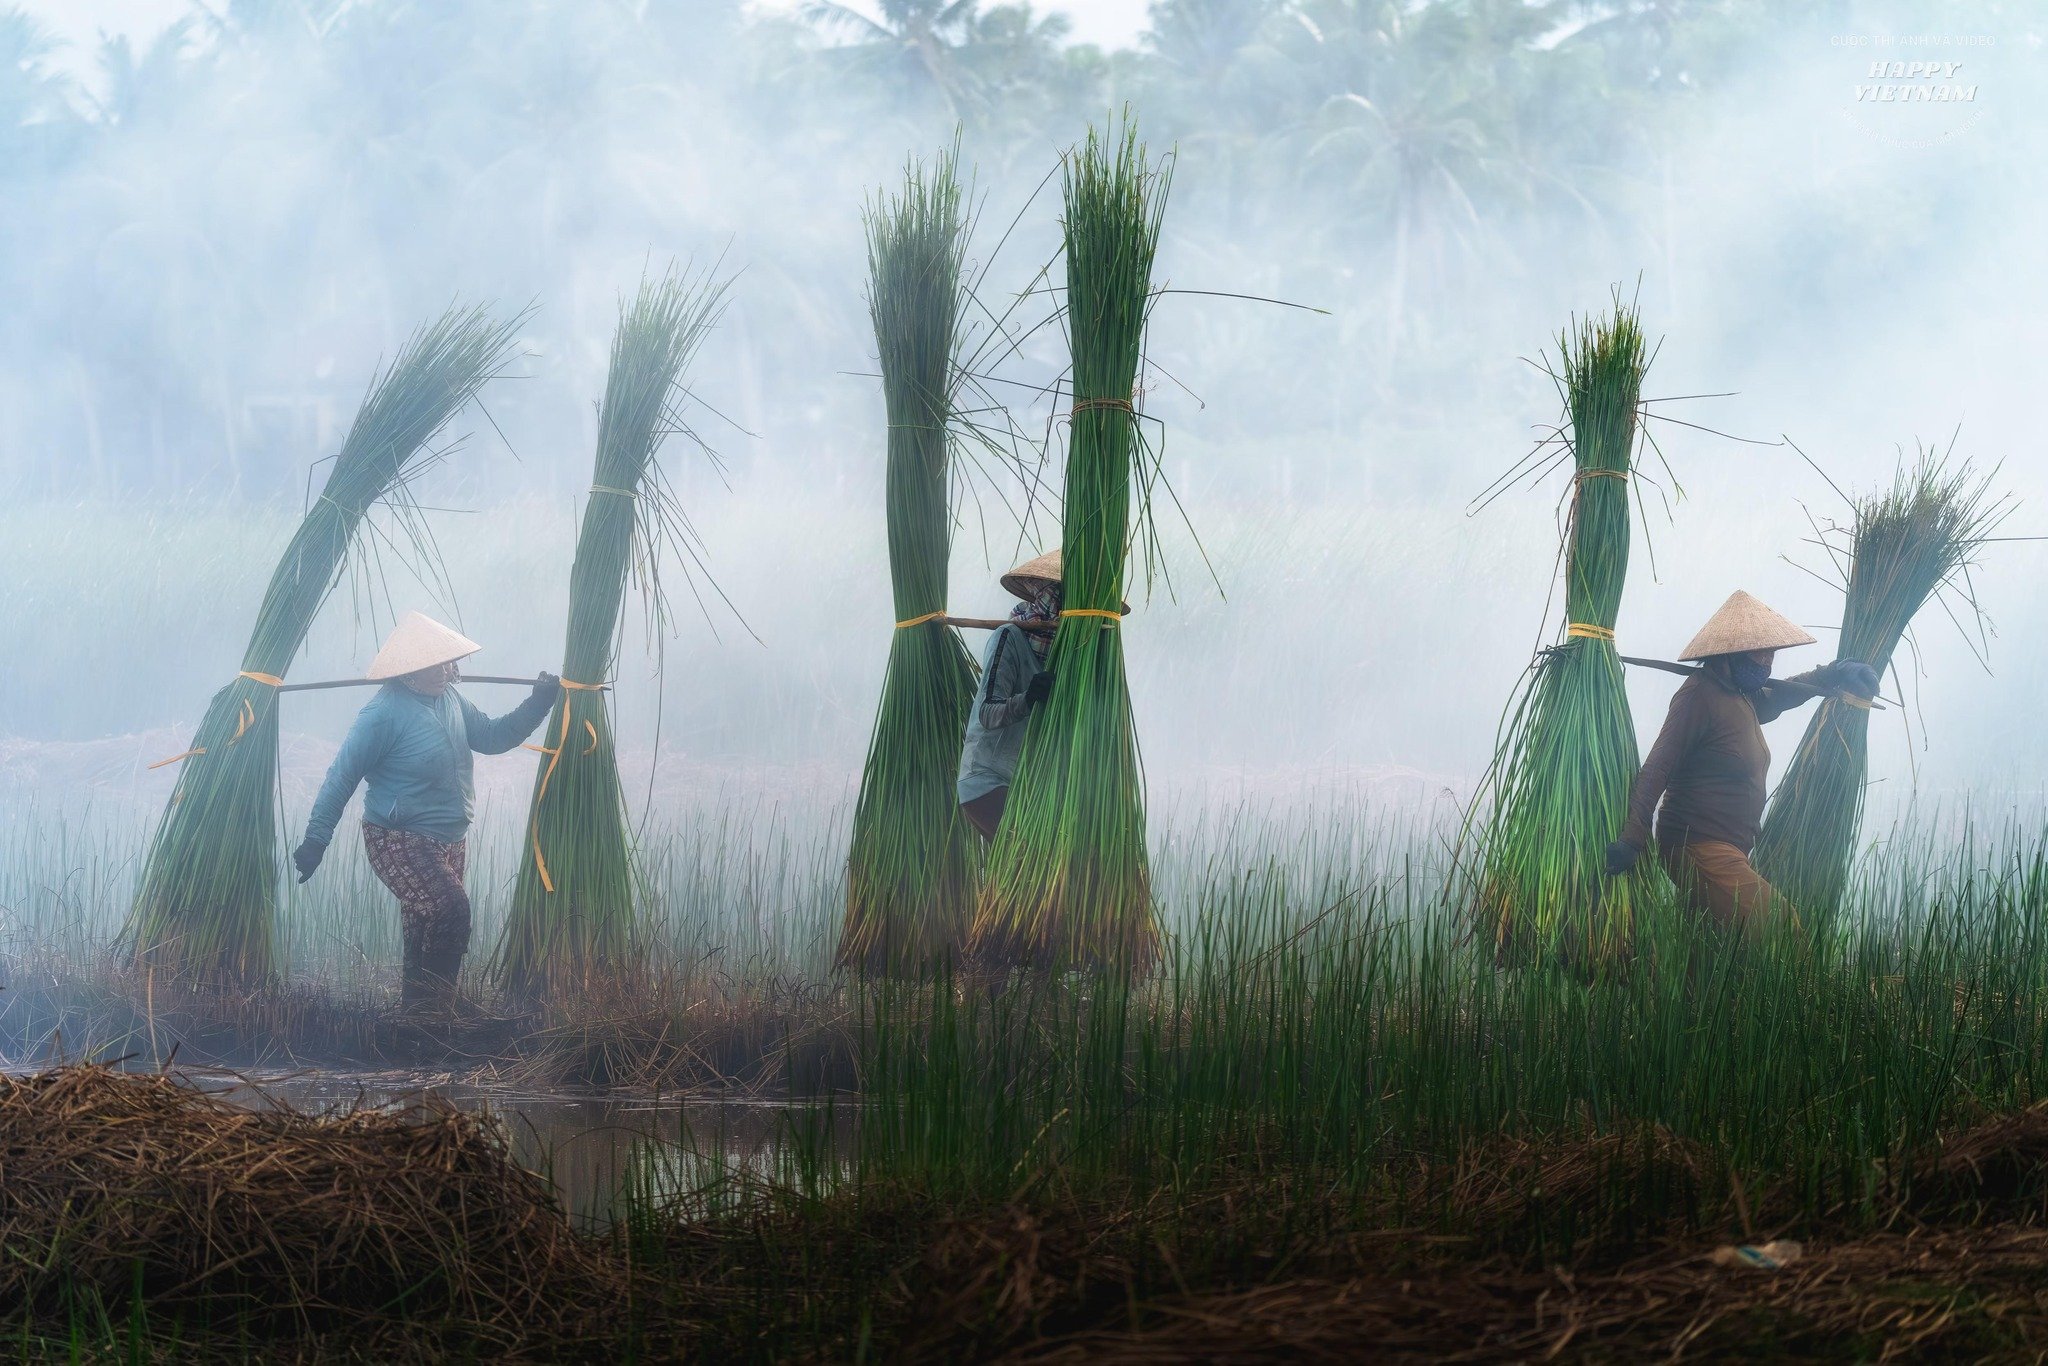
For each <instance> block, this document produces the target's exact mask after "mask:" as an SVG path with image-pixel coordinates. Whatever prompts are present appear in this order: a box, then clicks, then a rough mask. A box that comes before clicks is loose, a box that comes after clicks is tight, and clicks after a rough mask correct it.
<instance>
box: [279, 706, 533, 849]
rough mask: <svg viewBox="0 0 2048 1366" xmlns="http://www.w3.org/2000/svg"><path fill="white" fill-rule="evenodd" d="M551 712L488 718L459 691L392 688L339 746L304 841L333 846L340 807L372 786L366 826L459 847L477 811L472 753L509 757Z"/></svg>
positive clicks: (516, 711) (517, 711) (525, 710)
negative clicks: (428, 692)
mask: <svg viewBox="0 0 2048 1366" xmlns="http://www.w3.org/2000/svg"><path fill="white" fill-rule="evenodd" d="M551 705H552V703H551V702H549V701H548V700H546V699H544V698H538V697H529V698H527V699H526V700H525V701H524V702H521V703H520V704H519V705H518V706H516V707H514V708H513V709H512V710H511V711H509V712H507V713H506V714H505V715H503V716H499V717H490V716H485V715H484V714H483V713H482V712H481V711H479V710H477V708H476V706H475V705H474V704H473V703H471V702H470V700H469V699H468V698H466V697H464V696H462V694H460V693H458V692H457V691H455V689H453V688H449V689H448V690H446V691H445V692H443V693H442V694H441V695H440V696H439V697H427V696H425V695H424V694H421V693H417V692H414V691H413V690H412V689H411V688H408V687H406V686H405V685H404V684H403V683H396V682H393V683H386V684H385V685H384V686H383V687H382V688H379V689H378V690H377V695H376V696H375V697H373V698H371V699H370V701H369V703H368V705H366V706H365V707H364V708H363V709H362V711H361V712H359V713H357V715H356V720H355V724H354V725H352V726H350V727H349V731H348V738H347V739H345V740H343V741H342V742H341V751H340V753H338V754H336V755H335V756H334V763H333V764H332V766H330V767H329V768H328V770H327V780H326V781H325V782H323V783H321V784H320V795H319V796H317V797H315V798H314V799H313V814H312V815H311V816H309V817H308V818H307V820H306V838H307V839H309V840H312V841H313V842H314V843H316V844H320V845H325V844H327V843H329V842H330V841H332V840H333V838H334V827H335V824H336V823H337V822H339V821H340V820H341V812H342V808H343V807H346V806H347V805H348V799H349V798H350V797H352V796H354V795H355V790H356V787H357V785H358V784H360V783H362V782H363V780H364V779H368V780H369V784H370V790H369V792H368V794H367V795H365V796H364V798H363V819H364V820H365V821H368V822H369V823H370V824H371V825H381V826H383V827H384V828H386V829H387V830H408V831H412V832H413V833H416V834H421V835H425V836H427V837H428V838H429V839H435V840H439V841H441V842H442V843H443V844H453V843H455V842H456V841H457V840H460V839H462V838H463V837H464V836H465V835H467V834H468V833H469V821H470V817H471V816H473V815H474V814H475V810H476V793H475V789H474V787H473V786H472V782H471V773H470V768H471V760H470V753H471V751H472V750H473V751H475V752H476V753H478V754H503V753H504V752H505V751H507V750H509V749H511V748H513V747H514V746H516V745H518V744H519V743H520V742H521V741H522V740H524V739H526V737H527V736H529V735H531V734H533V731H534V727H536V726H538V725H539V724H540V723H541V722H542V721H544V720H545V719H547V714H548V709H549V707H550V706H551Z"/></svg>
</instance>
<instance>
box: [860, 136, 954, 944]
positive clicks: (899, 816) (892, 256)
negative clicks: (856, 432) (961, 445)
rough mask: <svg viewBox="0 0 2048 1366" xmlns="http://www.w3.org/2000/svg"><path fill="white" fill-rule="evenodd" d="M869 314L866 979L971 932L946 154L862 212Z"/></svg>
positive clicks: (950, 191)
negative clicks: (887, 591) (953, 584)
mask: <svg viewBox="0 0 2048 1366" xmlns="http://www.w3.org/2000/svg"><path fill="white" fill-rule="evenodd" d="M865 217H866V223H867V237H868V312H869V315H870V317H871V318H872V319H873V321H874V328H875V344H876V347H877V349H878V352H879V355H880V359H881V368H882V395H883V401H884V404H885V407H886V409H887V412H888V422H889V429H888V470H887V495H886V498H887V507H888V524H889V579H890V586H891V589H892V591H893V601H894V603H895V611H896V619H897V621H898V623H900V624H899V625H898V627H897V628H896V630H895V631H894V633H893V634H892V637H891V639H890V642H889V664H888V670H887V672H886V674H885V675H884V677H883V682H882V696H881V702H880V705H879V707H878V709H877V711H876V715H875V727H874V733H873V736H872V738H871V739H870V741H869V745H868V755H867V762H866V765H865V766H864V768H863V770H862V773H861V787H860V800H859V802H858V804H857V805H856V806H855V808H854V816H853V843H852V848H851V850H850V852H849V853H848V856H847V886H846V919H845V924H844V927H843V929H842V931H841V935H840V941H839V951H838V960H839V962H840V963H842V964H846V965H858V966H861V967H863V968H867V969H870V970H876V971H903V970H911V969H914V968H916V967H917V966H919V965H921V964H925V963H930V962H933V961H936V960H939V959H942V958H949V957H951V956H952V955H953V954H954V953H955V952H957V950H958V949H959V948H960V946H961V944H962V943H963V941H964V940H965V937H966V933H967V924H968V917H969V916H970V915H971V914H972V912H973V909H974V897H975V892H976V890H977V883H978V878H979V874H980V854H981V850H980V839H979V836H978V835H976V833H975V831H974V829H973V827H972V826H971V825H970V824H969V823H968V821H967V819H966V817H964V816H962V815H961V814H960V806H959V803H958V800H957V799H956V795H955V790H954V776H955V773H956V770H957V768H958V765H959V759H960V738H961V735H962V734H963V733H964V732H965V730H966V727H967V714H968V708H969V707H971V706H972V705H973V702H974V688H975V667H974V661H973V659H972V658H971V657H970V656H969V655H968V653H967V648H966V646H965V645H964V644H962V643H961V640H960V636H959V633H958V632H956V631H955V630H954V629H953V628H951V627H949V626H946V625H944V624H942V623H941V622H939V621H937V620H934V619H933V618H935V617H936V616H937V615H938V614H940V613H943V612H944V611H945V610H946V587H947V585H946V577H947V572H946V571H947V561H948V560H949V558H950V557H951V554H952V517H951V510H950V507H949V500H948V493H949V489H950V481H951V475H952V443H953V434H952V424H953V406H954V396H955V394H956V392H957V390H958V385H959V383H960V379H961V375H960V368H959V365H960V356H959V349H960V344H961V340H962V318H961V314H962V309H963V305H964V304H965V302H966V292H965V291H966V287H965V283H964V281H963V279H962V267H963V265H964V263H965V257H966V251H967V239H968V227H969V223H968V218H967V213H966V207H965V204H964V203H963V197H962V193H961V186H960V180H959V174H958V162H957V155H956V154H954V153H951V152H948V153H943V154H941V155H940V156H939V157H938V158H937V159H936V160H935V161H934V162H933V163H932V164H931V165H930V166H928V167H922V168H920V167H917V166H914V165H913V166H911V167H910V168H908V169H907V170H906V171H905V174H904V178H903V187H902V189H901V190H900V191H899V192H898V193H896V194H895V195H893V196H889V197H887V198H881V197H878V198H877V199H876V200H874V201H873V202H872V203H870V204H869V206H868V209H867V213H866V215H865Z"/></svg>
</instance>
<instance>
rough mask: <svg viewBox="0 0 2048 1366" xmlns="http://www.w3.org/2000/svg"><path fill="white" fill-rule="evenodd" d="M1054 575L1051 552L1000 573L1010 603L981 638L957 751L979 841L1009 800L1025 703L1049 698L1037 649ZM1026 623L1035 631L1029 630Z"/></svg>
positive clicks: (1057, 571)
mask: <svg viewBox="0 0 2048 1366" xmlns="http://www.w3.org/2000/svg"><path fill="white" fill-rule="evenodd" d="M1061 577H1062V567H1061V563H1060V552H1059V551H1057V550H1055V551H1053V552H1052V553H1050V554H1047V555H1040V556H1039V557H1038V558H1037V559H1035V560H1029V561H1026V562H1025V563H1023V564H1020V565H1018V566H1017V567H1016V568H1015V569H1012V570H1011V571H1010V572H1009V573H1007V574H1005V575H1003V587H1004V588H1006V589H1008V590H1009V591H1010V593H1011V594H1012V595H1014V596H1015V597H1016V598H1017V599H1018V602H1017V605H1016V606H1015V607H1013V608H1011V609H1010V620H1009V622H1008V624H1007V625H1004V626H1002V627H999V628H998V629H997V630H996V633H995V634H994V635H993V636H991V637H990V638H989V642H988V653H987V654H986V655H984V656H983V657H982V661H981V686H980V687H979V688H978V689H976V691H975V694H974V705H973V707H971V708H969V710H968V712H967V738H966V741H965V743H964V744H963V745H962V746H961V749H960V779H959V783H958V791H959V795H960V813H961V814H962V815H964V816H966V817H967V819H968V821H969V822H970V823H972V824H973V826H974V828H975V829H977V830H979V831H980V832H981V833H982V835H983V837H984V838H987V839H991V840H992V839H994V838H995V837H996V828H997V827H998V826H999V825H1001V824H1002V820H1003V807H1004V806H1005V805H1006V804H1007V803H1008V801H1009V799H1010V780H1011V779H1012V778H1014V777H1016V776H1017V760H1018V759H1019V758H1020V757H1021V756H1022V755H1023V753H1024V723H1025V722H1026V721H1028V720H1029V719H1030V718H1031V710H1032V708H1034V707H1036V706H1037V705H1038V704H1039V703H1040V702H1043V701H1045V699H1046V698H1048V697H1050V696H1052V671H1051V670H1050V669H1048V668H1046V667H1045V652H1046V651H1047V650H1048V649H1050V648H1051V646H1052V629H1051V628H1052V627H1054V626H1056V625H1057V624H1058V623H1059V619H1060V599H1061ZM1034 626H1035V627H1038V628H1040V629H1037V630H1032V629H1029V628H1031V627H1034Z"/></svg>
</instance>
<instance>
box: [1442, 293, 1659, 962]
mask: <svg viewBox="0 0 2048 1366" xmlns="http://www.w3.org/2000/svg"><path fill="white" fill-rule="evenodd" d="M1558 348H1559V352H1560V360H1561V367H1560V370H1559V371H1557V372H1553V378H1554V379H1555V380H1556V382H1557V385H1558V389H1559V392H1560V395H1561V397H1562V398H1563V400H1564V404H1565V409H1566V415H1567V419H1568V423H1569V425H1568V428H1567V430H1566V432H1565V433H1564V434H1563V435H1564V440H1565V443H1566V447H1567V450H1568V452H1569V454H1570V457H1571V463H1572V465H1573V467H1574V473H1573V483H1572V494H1571V504H1570V515H1569V523H1568V527H1567V532H1566V549H1565V627H1564V633H1563V635H1562V637H1561V638H1560V639H1559V640H1558V642H1557V643H1556V644H1555V645H1552V646H1549V647H1548V648H1546V649H1544V650H1543V651H1542V652H1541V654H1539V655H1538V657H1537V659H1536V661H1535V663H1534V665H1533V666H1532V667H1531V669H1530V672H1529V674H1528V676H1527V678H1526V680H1525V682H1524V684H1523V686H1522V689H1521V690H1520V691H1519V693H1518V694H1517V698H1516V700H1515V702H1514V703H1513V704H1512V705H1511V706H1510V708H1509V711H1508V715H1507V719H1506V721H1505V722H1504V724H1503V726H1502V729H1501V734H1500V737H1499V740H1498V743H1497V747H1496V750H1495V755H1494V761H1493V766H1492V768H1491V770H1490V771H1489V773H1488V775H1487V779H1486V788H1485V789H1484V790H1483V791H1482V801H1481V802H1480V803H1478V804H1476V805H1475V810H1477V809H1479V808H1481V807H1483V806H1484V805H1485V802H1484V800H1483V798H1484V797H1485V796H1486V795H1489V794H1490V796H1491V798H1492V813H1491V824H1490V825H1489V826H1488V827H1487V829H1486V830H1485V831H1484V832H1483V835H1482V844H1481V859H1480V871H1479V877H1480V881H1479V886H1478V889H1477V901H1478V905H1477V915H1478V921H1479V925H1480V928H1481V929H1482V930H1483V931H1484V932H1486V933H1488V934H1491V935H1492V936H1493V938H1494V942H1495V944H1496V945H1497V946H1498V947H1499V948H1500V949H1501V950H1502V951H1503V952H1506V951H1507V950H1508V949H1509V948H1510V946H1515V947H1520V946H1523V945H1529V946H1533V947H1538V948H1540V949H1542V950H1544V951H1556V952H1560V953H1563V954H1565V955H1566V956H1568V957H1572V958H1578V959H1584V960H1588V961H1590V960H1593V959H1597V958H1598V957H1600V956H1601V955H1602V954H1603V953H1604V952H1605V951H1606V950H1608V949H1610V948H1613V947H1616V946H1618V945H1619V944H1621V943H1622V942H1624V941H1625V938H1626V936H1627V934H1628V932H1629V928H1630V920H1631V908H1632V905H1633V903H1634V900H1635V898H1636V896H1637V895H1638V894H1639V892H1640V890H1641V879H1643V878H1644V877H1647V876H1648V875H1649V874H1648V872H1647V870H1646V871H1644V872H1641V873H1635V874H1631V875H1630V876H1629V877H1627V878H1621V879H1614V880H1611V881H1610V880H1608V879H1607V878H1606V876H1605V851H1606V848H1607V845H1608V843H1609V842H1610V841H1612V840H1613V839H1614V837H1615V835H1616V833H1617V832H1618V831H1619V830H1620V828H1621V824H1622V820H1623V817H1624V815H1625V813H1626V811H1627V807H1628V792H1629V784H1630V782H1631V781H1632V780H1633V778H1634V776H1635V771H1636V766H1637V752H1636V735H1635V726H1634V724H1633V722H1632V721H1631V720H1630V718H1629V710H1628V695H1627V692H1626V690H1625V688H1624V686H1623V683H1622V675H1621V660H1620V657H1619V655H1618V654H1617V652H1616V649H1615V643H1614V624H1615V617H1616V614H1617V613H1618V612H1619V610H1620V606H1621V590H1622V585H1623V583H1624V582H1625V581H1626V579H1627V577H1628V552H1629V479H1630V476H1631V475H1632V474H1633V473H1634V471H1635V458H1636V436H1637V410H1638V405H1639V403H1640V401H1641V395H1642V385H1643V374H1644V372H1645V370H1647V369H1648V366H1649V353H1648V351H1647V349H1646V347H1645V346H1644V343H1643V334H1642V330H1641V327H1640V326H1639V324H1638V321H1637V318H1636V313H1635V310H1634V308H1633V307H1632V306H1625V305H1623V304H1622V302H1621V301H1620V299H1619V298H1618V297H1617V298H1616V300H1615V303H1614V308H1613V310H1612V312H1611V313H1609V314H1608V315H1607V316H1605V317H1589V318H1586V319H1584V320H1583V321H1581V322H1579V323H1578V324H1577V325H1576V327H1575V328H1573V329H1567V330H1566V331H1565V332H1564V333H1562V334H1561V335H1560V336H1559V338H1558Z"/></svg>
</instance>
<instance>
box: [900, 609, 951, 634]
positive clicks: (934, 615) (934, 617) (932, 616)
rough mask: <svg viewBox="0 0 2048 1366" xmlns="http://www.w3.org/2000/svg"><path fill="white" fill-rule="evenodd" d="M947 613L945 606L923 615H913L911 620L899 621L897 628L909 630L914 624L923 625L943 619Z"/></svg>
mask: <svg viewBox="0 0 2048 1366" xmlns="http://www.w3.org/2000/svg"><path fill="white" fill-rule="evenodd" d="M945 615H946V613H945V610H944V609H943V608H941V609H940V610H939V611H936V612H926V613H925V614H924V615H923V616H921V617H912V618H911V619H910V620H909V621H899V622H897V623H896V629H897V630H899V631H907V630H909V629H910V628H911V627H913V626H922V625H924V624H925V623H926V622H928V621H942V620H944V619H945Z"/></svg>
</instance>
